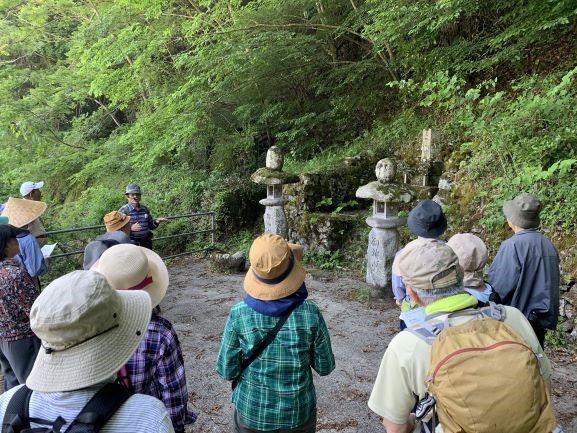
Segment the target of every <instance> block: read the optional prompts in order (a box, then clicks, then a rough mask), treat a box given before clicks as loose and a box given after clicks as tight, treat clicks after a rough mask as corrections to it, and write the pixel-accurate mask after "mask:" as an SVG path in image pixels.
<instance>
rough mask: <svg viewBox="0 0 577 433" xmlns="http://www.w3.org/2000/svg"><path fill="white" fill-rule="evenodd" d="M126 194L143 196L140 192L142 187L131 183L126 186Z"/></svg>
mask: <svg viewBox="0 0 577 433" xmlns="http://www.w3.org/2000/svg"><path fill="white" fill-rule="evenodd" d="M124 194H142V191H140V187H139V186H138V185H137V184H135V183H129V184H128V185H126V190H125V191H124Z"/></svg>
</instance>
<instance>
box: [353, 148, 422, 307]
mask: <svg viewBox="0 0 577 433" xmlns="http://www.w3.org/2000/svg"><path fill="white" fill-rule="evenodd" d="M395 172H396V163H395V161H394V160H392V159H389V158H385V159H381V160H380V161H379V162H378V163H377V166H376V169H375V174H376V175H377V181H374V182H370V183H368V184H366V185H363V186H361V187H360V188H359V189H357V193H356V195H357V197H359V198H368V199H373V215H372V216H371V217H369V218H367V220H366V222H367V224H368V225H369V226H371V227H372V228H371V231H370V233H369V246H368V249H367V274H366V281H367V283H368V284H369V285H370V286H371V287H372V288H373V293H371V295H372V296H380V297H384V296H385V291H386V290H388V289H390V287H391V266H392V264H393V259H394V257H395V253H396V252H397V250H398V248H399V232H398V230H397V227H399V226H401V225H404V224H405V223H406V218H401V217H399V216H398V207H399V205H400V204H403V203H409V202H410V201H411V200H412V199H413V198H414V197H415V192H414V191H413V189H411V188H410V187H409V186H408V185H406V184H398V183H394V178H395V174H396V173H395Z"/></svg>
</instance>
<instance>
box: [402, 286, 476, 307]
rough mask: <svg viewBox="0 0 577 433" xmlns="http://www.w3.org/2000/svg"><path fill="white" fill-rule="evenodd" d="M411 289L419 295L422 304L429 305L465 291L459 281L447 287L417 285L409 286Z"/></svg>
mask: <svg viewBox="0 0 577 433" xmlns="http://www.w3.org/2000/svg"><path fill="white" fill-rule="evenodd" d="M411 289H413V291H414V292H415V293H416V294H417V295H418V296H419V298H420V299H421V302H422V303H423V305H429V304H431V303H433V302H435V301H438V300H439V299H443V298H448V297H449V296H453V295H458V294H460V293H467V292H465V290H464V289H463V285H462V284H461V283H459V284H454V285H452V286H449V287H441V288H440V289H419V288H418V287H411Z"/></svg>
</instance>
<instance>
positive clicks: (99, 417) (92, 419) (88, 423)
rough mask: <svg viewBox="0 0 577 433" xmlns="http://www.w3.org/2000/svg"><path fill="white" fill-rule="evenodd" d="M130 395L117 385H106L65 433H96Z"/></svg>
mask: <svg viewBox="0 0 577 433" xmlns="http://www.w3.org/2000/svg"><path fill="white" fill-rule="evenodd" d="M131 395H132V393H131V392H130V391H128V390H127V389H126V388H125V387H123V386H122V385H120V384H118V383H108V384H106V385H105V386H104V387H103V388H101V389H100V390H99V391H98V392H97V393H96V394H94V395H93V396H92V398H91V399H90V401H89V402H88V403H86V406H84V408H83V409H82V410H81V411H80V413H79V414H78V416H76V418H75V419H74V421H72V423H71V424H70V427H68V429H67V430H66V433H97V432H99V431H100V429H101V428H102V427H104V425H105V424H106V423H107V422H108V420H109V419H110V418H112V416H113V415H114V414H115V413H116V411H117V410H118V409H120V407H121V406H122V405H123V404H124V402H125V401H126V400H128V399H129V398H130V396H131Z"/></svg>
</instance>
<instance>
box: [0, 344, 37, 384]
mask: <svg viewBox="0 0 577 433" xmlns="http://www.w3.org/2000/svg"><path fill="white" fill-rule="evenodd" d="M39 349H40V340H39V339H38V337H36V336H32V337H27V338H22V339H20V340H16V341H0V365H1V366H2V372H3V374H4V391H8V390H9V389H10V388H13V387H15V386H17V385H20V384H23V383H25V382H26V379H27V378H28V375H29V374H30V371H31V370H32V366H33V365H34V361H35V360H36V355H37V354H38V350H39Z"/></svg>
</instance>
